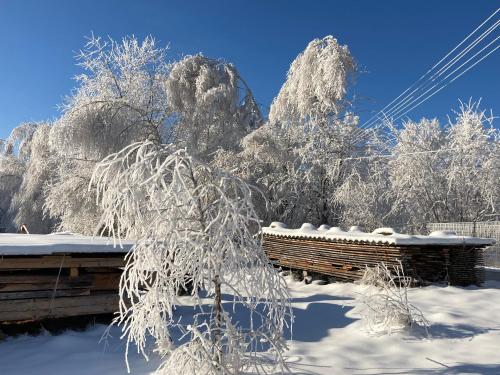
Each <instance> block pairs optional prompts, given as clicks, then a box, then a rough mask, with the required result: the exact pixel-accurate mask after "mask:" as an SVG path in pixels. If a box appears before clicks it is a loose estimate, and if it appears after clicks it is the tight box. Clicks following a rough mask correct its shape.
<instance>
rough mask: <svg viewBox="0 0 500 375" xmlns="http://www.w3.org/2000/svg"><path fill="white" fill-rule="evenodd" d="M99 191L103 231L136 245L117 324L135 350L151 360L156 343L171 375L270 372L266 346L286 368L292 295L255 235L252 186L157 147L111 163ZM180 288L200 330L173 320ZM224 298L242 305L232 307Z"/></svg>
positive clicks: (140, 146)
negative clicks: (149, 346) (150, 342)
mask: <svg viewBox="0 0 500 375" xmlns="http://www.w3.org/2000/svg"><path fill="white" fill-rule="evenodd" d="M93 182H95V183H96V184H97V189H98V200H99V202H100V205H101V207H102V210H103V217H102V224H103V225H104V228H105V230H107V231H110V232H111V233H112V234H113V235H114V237H115V238H121V237H123V236H124V235H127V236H128V237H130V238H134V239H135V241H136V242H135V246H134V248H133V250H132V251H131V252H130V253H129V254H128V256H127V258H126V260H127V264H126V267H125V271H124V273H123V276H122V279H121V283H120V295H121V301H120V312H119V316H118V318H117V322H118V323H119V324H122V325H123V326H124V328H123V329H124V331H125V332H126V336H127V347H128V344H130V343H131V342H135V343H136V344H137V346H138V348H139V350H140V351H141V352H142V353H143V354H144V355H146V353H145V345H146V341H147V337H148V335H151V336H152V337H153V338H154V339H155V340H156V344H157V346H158V348H159V351H160V353H161V354H162V355H164V356H165V361H164V363H163V364H162V366H161V370H163V371H165V373H168V374H170V373H179V374H180V373H188V374H237V373H240V371H243V370H245V369H252V370H253V371H257V372H258V373H263V372H264V373H265V371H266V370H265V368H264V367H263V366H261V363H260V359H261V358H262V357H261V356H260V355H259V352H261V351H262V350H263V349H265V347H266V346H268V347H269V348H270V349H271V352H273V354H274V358H275V360H276V361H277V364H279V365H280V366H281V369H283V368H284V367H283V366H284V362H283V357H282V353H283V352H284V350H285V342H284V339H283V333H284V327H285V325H286V324H287V321H288V318H290V317H291V314H290V312H291V310H290V303H289V296H288V293H287V290H286V283H285V281H284V279H283V278H281V276H279V275H278V273H277V272H276V270H275V269H274V268H273V267H272V266H271V265H270V264H269V261H268V259H267V257H266V255H265V254H264V252H263V250H262V248H261V245H260V237H259V236H256V235H255V231H257V232H259V230H260V225H259V220H258V217H257V215H256V213H255V211H254V207H253V205H252V194H253V193H252V189H251V188H250V187H249V186H248V185H247V184H246V183H245V182H243V181H242V180H240V179H239V178H237V177H234V176H232V175H229V174H227V173H225V172H222V171H219V170H216V169H213V168H211V167H209V166H207V165H205V164H203V163H201V162H198V161H197V160H196V159H193V158H192V157H190V156H189V155H187V153H186V151H184V150H179V151H175V152H172V149H171V148H169V147H166V146H158V145H155V144H153V143H151V142H144V143H135V144H132V145H131V146H128V147H126V148H124V149H123V150H122V151H120V152H118V153H116V154H112V155H110V156H109V157H107V158H106V159H104V160H103V161H102V162H101V163H99V164H98V166H97V168H96V170H95V172H94V176H93ZM252 229H253V230H255V231H252ZM180 289H184V290H187V289H191V290H192V292H191V295H192V297H193V301H194V308H195V313H194V316H193V321H192V322H182V321H181V320H175V319H174V310H175V306H176V304H177V303H178V301H177V298H176V293H177V291H178V290H180ZM223 290H225V291H226V292H229V293H231V294H232V295H233V296H234V298H233V300H232V302H230V303H228V305H229V306H227V304H224V303H223V296H222V291H223ZM205 293H206V297H208V298H210V300H211V304H210V306H209V308H208V309H206V308H205V307H204V306H203V301H202V299H201V298H202V297H204V296H205ZM228 307H229V308H228ZM236 308H238V310H240V309H243V310H244V311H245V313H248V315H249V316H248V318H249V322H250V323H249V326H244V325H243V324H239V323H238V322H237V321H236V320H235V319H236V317H235V311H236ZM239 318H241V316H239ZM176 332H180V333H181V334H183V338H184V339H185V338H186V337H188V338H189V340H188V341H185V340H184V341H183V339H179V337H178V336H175V333H176Z"/></svg>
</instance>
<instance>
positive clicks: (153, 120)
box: [45, 36, 170, 233]
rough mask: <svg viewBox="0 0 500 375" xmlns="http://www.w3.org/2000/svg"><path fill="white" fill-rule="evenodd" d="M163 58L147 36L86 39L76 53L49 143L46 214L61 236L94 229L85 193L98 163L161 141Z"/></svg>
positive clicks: (94, 214) (90, 199) (94, 211)
mask: <svg viewBox="0 0 500 375" xmlns="http://www.w3.org/2000/svg"><path fill="white" fill-rule="evenodd" d="M165 53H166V50H165V49H164V48H159V47H157V46H156V42H155V40H154V39H153V38H152V37H147V38H145V39H144V40H143V41H142V42H140V41H138V40H137V39H136V38H135V37H133V36H132V37H126V38H124V39H123V40H122V41H121V42H117V41H114V40H112V39H108V40H102V39H101V38H98V37H94V36H92V37H91V38H89V40H88V42H87V44H86V46H85V48H84V49H83V50H82V51H81V52H80V53H79V54H78V56H77V58H78V61H79V65H80V66H81V67H82V68H83V69H84V73H82V74H80V75H78V76H77V77H76V81H77V83H78V87H77V89H76V90H75V91H74V93H73V94H72V95H71V96H70V97H68V98H67V99H66V101H65V103H64V105H63V115H62V117H61V118H60V119H59V120H58V121H57V122H56V123H55V125H54V129H53V130H52V131H51V137H50V142H51V148H52V149H53V152H54V153H56V154H57V157H58V159H59V164H58V168H57V174H56V176H55V178H54V179H53V181H52V182H51V184H50V185H49V186H48V187H47V199H46V204H45V207H46V209H47V214H48V215H49V216H50V217H52V218H53V219H55V220H58V221H59V222H60V224H59V228H60V229H63V230H71V231H75V232H81V233H91V232H92V228H93V227H95V225H96V224H97V220H98V218H99V216H100V212H99V210H98V207H97V205H96V204H95V197H94V192H93V191H90V192H89V191H88V189H87V187H88V184H89V181H90V179H91V176H92V171H93V169H94V167H95V164H96V163H97V162H98V161H100V160H102V159H103V158H104V157H106V156H107V155H109V154H111V153H113V152H117V151H119V150H121V149H122V148H123V147H125V146H127V145H129V144H131V143H133V142H137V141H141V140H145V139H149V140H152V141H154V142H157V143H159V142H161V140H162V133H163V131H164V130H165V126H166V121H167V117H168V115H169V113H170V112H169V109H168V102H167V96H166V92H165V88H164V86H165V80H166V78H167V76H168V72H169V65H168V64H167V62H166V60H165Z"/></svg>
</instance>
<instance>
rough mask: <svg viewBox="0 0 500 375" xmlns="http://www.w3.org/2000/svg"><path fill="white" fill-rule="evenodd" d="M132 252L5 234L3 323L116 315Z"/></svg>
mask: <svg viewBox="0 0 500 375" xmlns="http://www.w3.org/2000/svg"><path fill="white" fill-rule="evenodd" d="M130 247H131V244H130V243H127V244H125V245H124V246H123V247H119V246H116V247H115V246H113V243H112V242H111V243H110V242H109V240H108V239H102V238H96V239H93V238H92V237H82V236H75V235H70V234H55V235H27V234H0V323H6V322H26V321H37V320H42V319H47V318H62V317H71V316H80V315H96V314H105V313H113V312H116V311H117V310H118V286H119V279H120V275H121V272H122V267H124V265H125V261H124V256H125V254H126V252H127V251H128V250H129V249H130Z"/></svg>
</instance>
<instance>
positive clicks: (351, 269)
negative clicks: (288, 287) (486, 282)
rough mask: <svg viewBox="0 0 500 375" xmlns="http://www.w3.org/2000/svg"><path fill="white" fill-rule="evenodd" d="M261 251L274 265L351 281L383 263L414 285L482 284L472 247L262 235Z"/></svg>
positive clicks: (477, 251)
mask: <svg viewBox="0 0 500 375" xmlns="http://www.w3.org/2000/svg"><path fill="white" fill-rule="evenodd" d="M263 248H264V250H265V252H266V254H267V256H268V257H269V258H270V260H271V261H273V262H275V263H276V264H277V265H279V266H282V267H285V268H290V269H296V270H305V271H310V272H315V273H319V274H323V275H328V276H332V277H334V278H335V279H337V280H339V281H355V280H358V279H360V278H361V277H362V276H363V273H364V270H365V268H366V266H368V267H373V266H375V265H376V264H378V263H381V262H384V263H385V264H386V265H387V266H389V267H391V266H392V267H394V266H398V265H399V264H400V263H401V265H402V266H403V271H404V273H405V274H406V275H408V276H412V277H413V279H414V280H415V281H416V282H419V283H422V282H439V281H447V282H449V283H450V284H451V285H470V284H480V283H481V282H482V277H481V273H480V272H479V270H478V268H477V267H478V266H481V265H482V258H481V251H480V249H478V248H475V247H472V246H466V247H462V246H452V247H444V246H396V245H387V244H384V245H381V244H369V243H352V242H331V241H326V240H321V239H294V238H288V237H278V236H273V235H264V241H263Z"/></svg>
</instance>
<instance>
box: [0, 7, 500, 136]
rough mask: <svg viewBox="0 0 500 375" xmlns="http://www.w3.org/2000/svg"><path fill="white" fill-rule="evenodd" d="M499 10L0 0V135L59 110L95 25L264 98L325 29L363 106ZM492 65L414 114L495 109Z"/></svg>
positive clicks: (403, 83)
mask: <svg viewBox="0 0 500 375" xmlns="http://www.w3.org/2000/svg"><path fill="white" fill-rule="evenodd" d="M496 7H498V2H496V1H486V0H475V1H472V0H468V1H465V0H462V1H457V0H454V1H442V0H441V1H401V0H398V1H395V0H394V1H382V0H380V1H374V0H366V1H353V0H349V1H348V0H344V1H319V0H318V1H312V0H307V1H305V0H304V1H291V0H289V1H285V0H279V1H272V0H267V1H265V0H258V1H239V0H233V1H227V0H222V1H221V0H217V1H206V0H205V1H195V0H190V1H182V0H178V1H155V0H147V1H127V0H120V1H118V0H116V1H104V0H101V1H95V0H85V1H63V0H58V1H51V0H45V1H38V0H29V1H28V0H22V1H19V0H0V46H1V51H2V52H1V53H0V138H2V137H6V136H7V134H8V133H9V132H10V130H11V129H12V128H13V127H14V126H15V125H16V124H18V123H20V122H23V121H30V120H44V119H51V118H54V117H56V116H57V115H58V110H57V105H58V104H59V103H61V101H62V98H63V97H64V95H67V94H68V93H70V91H71V89H72V88H73V87H74V81H73V80H72V77H73V76H74V75H75V74H77V73H78V72H79V70H78V68H77V67H76V66H75V61H74V55H75V51H77V50H78V49H79V48H81V47H82V45H83V43H84V36H85V35H89V34H90V32H91V31H93V32H94V33H95V34H96V35H101V36H106V35H110V36H111V37H113V38H121V37H122V36H125V35H128V34H135V35H137V36H138V37H141V38H142V37H144V36H146V35H148V34H151V35H153V36H155V37H156V38H157V40H159V41H160V42H161V43H162V44H167V43H169V44H170V46H171V55H170V56H171V58H172V59H178V58H179V56H181V55H182V54H192V53H196V52H202V53H203V54H205V55H206V56H210V57H217V58H223V59H225V60H226V61H230V62H233V63H234V64H235V65H236V66H237V68H238V69H239V70H240V72H241V74H242V75H243V77H244V78H245V79H246V81H247V82H248V83H249V85H250V86H251V87H252V89H253V91H254V94H255V96H256V98H257V100H258V101H259V102H260V103H263V104H265V105H269V104H270V102H271V101H272V99H273V97H274V96H275V95H276V94H277V92H278V91H279V89H280V87H281V85H282V83H283V81H284V78H285V74H286V71H287V69H288V67H289V65H290V63H291V61H292V60H293V59H294V58H295V56H296V55H297V54H298V53H299V52H300V51H301V50H303V49H304V48H305V46H306V45H307V43H308V42H309V41H310V40H312V39H313V38H316V37H323V36H325V35H328V34H331V35H333V36H335V37H336V38H338V40H339V41H340V42H341V43H343V44H348V45H349V47H350V49H351V52H352V54H353V55H354V56H355V58H356V60H357V61H358V63H359V64H360V65H361V66H362V67H363V69H364V70H365V71H366V73H363V74H361V75H360V76H359V78H358V82H357V84H356V86H355V88H354V92H355V93H356V94H357V95H358V96H359V97H360V98H362V100H361V101H360V103H359V109H360V110H362V111H366V110H373V109H381V108H382V107H383V106H384V105H385V104H387V103H388V102H389V101H391V100H392V99H393V98H394V97H395V96H397V95H399V94H400V93H401V92H402V91H403V90H404V89H405V88H406V87H407V86H408V85H409V84H410V83H412V82H413V81H414V80H415V79H416V78H418V77H419V76H420V75H421V74H422V73H423V72H425V70H426V69H427V68H429V67H430V66H431V65H432V63H434V62H436V61H437V60H438V59H439V58H440V57H442V56H443V55H444V54H445V53H446V52H447V51H449V50H450V49H451V48H452V47H453V46H455V45H456V44H457V42H459V41H460V40H462V39H463V38H464V37H465V36H466V35H467V34H468V33H469V32H470V31H472V30H473V29H474V28H475V27H476V26H477V25H478V24H479V23H480V22H481V21H482V20H483V19H484V18H486V17H487V16H488V15H489V14H491V13H492V12H493V11H494V10H495V8H496ZM499 67H500V50H499V51H497V52H496V53H495V54H493V55H492V56H490V58H488V59H487V60H485V61H484V62H483V63H481V64H480V65H478V66H477V67H476V68H475V69H473V70H472V71H470V72H469V73H467V74H466V75H464V76H463V77H462V78H461V79H459V80H458V81H455V82H454V83H453V84H452V85H450V86H448V88H447V89H445V90H443V91H442V92H441V93H439V94H438V95H436V96H434V97H433V98H432V99H431V100H430V101H429V102H427V103H426V104H424V105H422V106H421V107H419V109H418V110H416V111H414V112H413V113H412V117H421V116H424V115H425V116H428V117H434V116H437V117H441V118H443V117H444V115H446V114H447V113H449V111H450V109H451V108H452V107H456V106H457V99H458V98H463V99H468V98H469V97H473V98H476V99H477V98H479V97H482V98H483V106H484V107H487V108H492V109H493V111H494V112H495V111H500V106H499V104H500V90H499V89H500V74H499V70H500V69H499ZM361 113H362V114H365V113H366V112H361ZM497 114H498V113H497ZM365 118H366V114H365Z"/></svg>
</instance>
